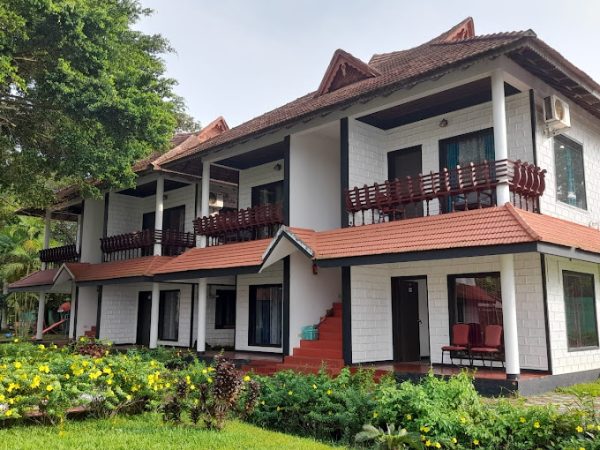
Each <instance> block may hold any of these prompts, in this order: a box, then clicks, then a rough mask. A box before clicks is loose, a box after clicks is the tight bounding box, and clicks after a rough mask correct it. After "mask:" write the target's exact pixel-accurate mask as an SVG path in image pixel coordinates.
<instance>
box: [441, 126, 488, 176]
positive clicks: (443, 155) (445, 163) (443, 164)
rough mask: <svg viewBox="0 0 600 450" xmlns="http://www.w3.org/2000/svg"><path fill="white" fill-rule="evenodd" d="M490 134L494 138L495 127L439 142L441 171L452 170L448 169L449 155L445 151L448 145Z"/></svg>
mask: <svg viewBox="0 0 600 450" xmlns="http://www.w3.org/2000/svg"><path fill="white" fill-rule="evenodd" d="M490 133H491V135H492V136H494V128H493V127H489V128H484V129H482V130H477V131H471V132H469V133H463V134H458V135H456V136H452V137H449V138H444V139H440V140H439V142H438V152H439V154H438V156H439V170H442V169H444V168H448V169H450V167H448V155H447V154H446V152H445V151H444V150H445V148H446V145H448V144H452V143H454V142H460V141H463V140H465V139H469V138H473V137H476V136H482V135H486V134H490ZM495 157H496V144H495V143H494V158H495Z"/></svg>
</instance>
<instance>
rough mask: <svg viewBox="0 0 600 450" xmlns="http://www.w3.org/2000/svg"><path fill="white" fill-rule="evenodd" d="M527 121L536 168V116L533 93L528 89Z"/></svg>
mask: <svg viewBox="0 0 600 450" xmlns="http://www.w3.org/2000/svg"><path fill="white" fill-rule="evenodd" d="M529 119H530V121H531V146H532V148H533V165H534V166H537V162H538V155H537V136H536V133H537V115H536V110H535V92H534V90H533V89H529Z"/></svg>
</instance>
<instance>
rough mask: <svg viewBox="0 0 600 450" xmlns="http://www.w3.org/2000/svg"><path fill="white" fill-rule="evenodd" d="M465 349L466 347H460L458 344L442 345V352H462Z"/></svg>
mask: <svg viewBox="0 0 600 450" xmlns="http://www.w3.org/2000/svg"><path fill="white" fill-rule="evenodd" d="M465 350H467V347H462V346H460V345H446V346H445V347H442V351H443V352H462V351H465Z"/></svg>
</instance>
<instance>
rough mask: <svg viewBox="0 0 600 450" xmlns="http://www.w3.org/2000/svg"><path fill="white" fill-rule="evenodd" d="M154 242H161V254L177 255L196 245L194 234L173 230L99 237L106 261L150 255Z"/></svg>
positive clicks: (143, 231)
mask: <svg viewBox="0 0 600 450" xmlns="http://www.w3.org/2000/svg"><path fill="white" fill-rule="evenodd" d="M154 244H161V246H162V254H163V256H177V255H180V254H181V253H183V252H184V251H185V250H187V249H188V248H192V247H195V246H196V235H195V234H194V233H186V232H182V231H175V230H154V229H149V230H142V231H136V232H133V233H126V234H117V235H114V236H109V237H105V238H102V239H100V248H101V249H102V260H103V261H104V262H107V261H115V260H120V259H132V258H139V257H141V256H150V255H152V254H153V251H154Z"/></svg>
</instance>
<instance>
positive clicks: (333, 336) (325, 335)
mask: <svg viewBox="0 0 600 450" xmlns="http://www.w3.org/2000/svg"><path fill="white" fill-rule="evenodd" d="M341 340H342V331H341V330H340V331H331V330H328V331H319V340H318V341H317V342H320V341H341ZM340 345H341V344H340Z"/></svg>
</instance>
